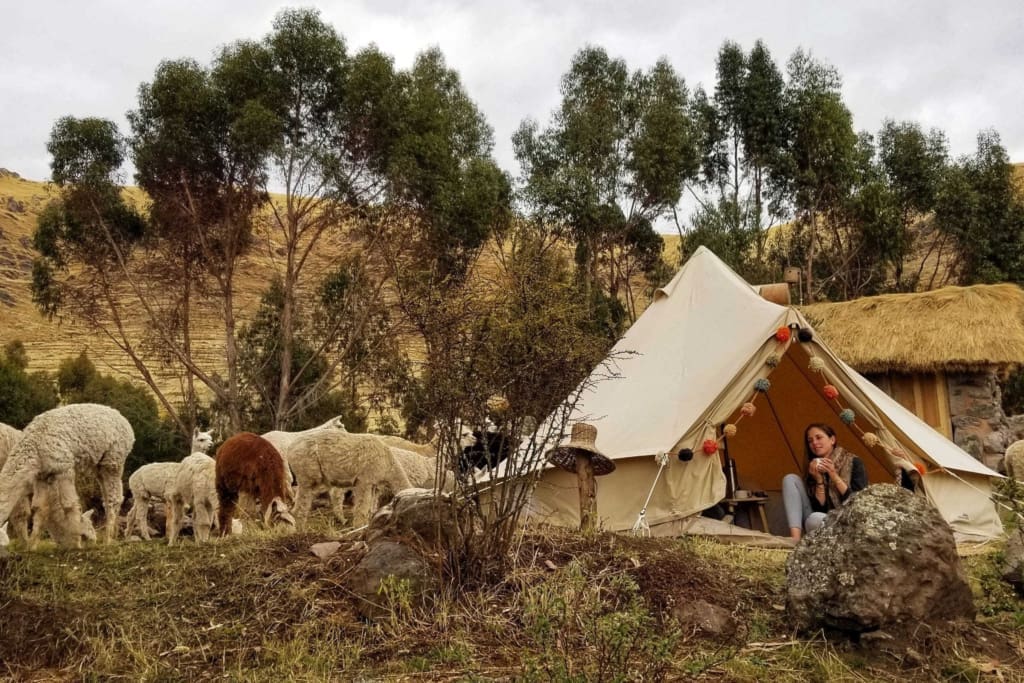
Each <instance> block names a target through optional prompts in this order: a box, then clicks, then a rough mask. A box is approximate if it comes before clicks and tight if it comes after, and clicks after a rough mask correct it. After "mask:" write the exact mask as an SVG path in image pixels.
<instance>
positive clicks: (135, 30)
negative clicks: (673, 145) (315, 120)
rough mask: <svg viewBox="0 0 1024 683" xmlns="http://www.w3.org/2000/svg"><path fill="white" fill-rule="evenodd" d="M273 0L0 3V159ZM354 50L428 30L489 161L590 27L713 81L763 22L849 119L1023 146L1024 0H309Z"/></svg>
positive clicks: (770, 38) (217, 40)
mask: <svg viewBox="0 0 1024 683" xmlns="http://www.w3.org/2000/svg"><path fill="white" fill-rule="evenodd" d="M285 6H289V5H287V4H284V3H280V2H276V1H268V0H258V1H255V2H247V3H246V4H245V5H244V7H242V6H240V5H238V4H237V3H235V2H228V1H227V0H210V1H207V2H198V1H191V0H189V1H182V2H174V3H169V2H168V3H161V2H157V3H138V2H127V1H114V0H107V1H106V2H90V3H65V2H57V1H55V0H37V2H34V3H21V4H18V5H15V6H13V7H9V8H6V9H5V17H4V18H5V27H6V28H5V39H4V59H5V67H4V69H3V71H0V166H4V167H7V168H11V169H12V170H15V171H18V172H19V173H21V174H22V175H24V176H26V177H29V178H34V179H44V178H45V177H47V175H48V168H47V163H48V159H47V155H46V150H45V144H46V139H47V137H48V134H49V130H50V128H51V127H52V125H53V122H54V121H55V120H56V119H57V118H58V117H60V116H63V115H67V114H72V115H75V116H86V115H95V116H103V117H107V118H111V119H113V120H115V121H116V122H117V123H118V124H119V126H121V127H122V129H125V128H126V122H125V119H124V113H125V112H126V111H127V110H129V109H131V108H132V107H133V106H134V104H135V96H136V92H137V89H138V86H139V84H140V83H142V82H144V81H147V80H149V79H150V78H152V75H153V73H154V70H155V69H156V66H157V64H159V62H160V61H161V60H163V59H174V58H181V57H191V58H194V59H196V60H197V61H199V62H201V63H208V62H209V61H210V59H211V58H212V56H213V55H214V54H215V53H216V51H217V49H218V48H219V47H220V46H222V45H224V44H227V43H229V42H232V41H234V40H237V39H241V38H250V39H255V38H260V37H262V36H263V35H265V34H266V33H267V32H268V31H269V30H270V29H271V23H272V20H273V17H274V15H275V14H276V13H277V12H278V11H279V10H280V9H281V8H282V7H285ZM317 6H318V7H319V8H320V10H321V12H322V15H323V17H324V18H325V19H326V20H327V21H329V22H330V23H331V24H332V25H334V26H335V28H336V29H337V30H338V31H339V32H340V33H341V34H342V35H343V36H344V37H345V39H346V41H347V43H348V45H349V48H350V50H352V51H356V50H359V49H361V48H363V47H366V46H367V45H369V44H371V43H374V44H376V45H378V46H379V47H380V48H381V49H382V50H384V51H385V52H386V53H388V54H391V55H393V56H394V57H395V61H396V64H397V65H398V66H400V67H406V66H409V65H410V64H411V63H412V60H413V59H414V58H415V55H416V54H418V53H419V52H422V51H423V50H425V49H427V48H429V47H431V46H437V47H439V48H440V49H441V51H442V52H443V53H444V54H445V56H446V59H447V60H448V63H449V65H450V66H451V67H453V68H454V69H456V70H457V71H458V72H459V73H460V75H461V77H462V80H463V83H464V85H465V87H466V89H467V91H468V92H469V94H470V95H471V96H472V97H473V98H474V99H475V101H476V102H477V103H478V105H479V106H480V108H481V110H482V111H483V112H484V114H485V116H486V117H487V119H488V121H489V122H490V124H491V126H492V127H493V128H494V133H495V155H496V158H497V159H498V162H499V163H500V164H501V165H502V166H503V167H504V168H506V169H507V170H509V171H510V172H512V173H513V174H514V173H515V172H516V171H517V166H516V163H515V159H514V157H513V154H512V145H511V141H510V137H511V135H512V133H513V132H514V131H515V129H516V128H517V127H518V126H519V124H520V123H521V122H522V121H523V120H524V119H526V118H533V119H536V120H538V121H540V122H541V123H542V124H543V123H545V122H547V121H548V120H549V118H550V115H551V112H552V111H553V110H554V108H555V107H557V105H558V101H559V90H558V87H559V80H560V78H561V76H562V74H563V73H564V72H565V70H566V69H567V68H568V65H569V62H570V60H571V58H572V55H573V54H574V53H575V52H576V51H577V50H578V49H579V48H581V47H582V46H584V45H586V44H594V45H600V46H602V47H604V48H605V49H606V50H608V52H609V53H610V54H611V55H613V56H616V57H621V58H623V59H625V60H626V62H627V64H628V65H629V66H630V68H633V69H640V68H647V67H649V66H651V65H652V64H653V63H654V62H655V61H656V60H657V59H658V58H659V57H666V58H668V59H669V61H670V62H671V63H672V64H673V66H674V67H675V68H676V70H677V72H679V73H680V74H681V75H683V76H684V77H685V78H686V81H687V83H688V84H689V85H690V86H691V87H692V86H694V85H696V84H697V83H702V84H703V85H704V86H705V88H707V89H708V90H711V89H713V87H714V68H715V55H716V53H717V51H718V48H719V47H720V46H721V44H722V42H723V41H724V40H726V39H730V40H735V41H737V42H739V43H740V44H741V45H742V46H743V47H744V48H745V49H749V48H750V47H751V46H752V45H753V43H754V41H755V40H757V39H759V38H760V39H762V40H764V42H765V44H766V45H767V46H768V48H769V49H770V50H771V52H772V54H773V56H774V57H775V59H776V61H777V62H778V63H779V65H780V67H781V66H783V65H784V63H785V61H786V59H787V58H788V56H789V55H790V54H791V53H792V52H793V50H795V49H796V48H797V47H803V48H805V49H808V50H810V51H811V52H812V53H813V54H814V55H815V57H817V58H818V59H821V60H823V61H826V62H829V63H831V64H832V65H834V66H835V67H836V68H837V69H838V70H839V72H840V73H841V74H842V76H843V79H844V88H843V94H844V97H845V99H846V102H847V105H848V106H849V107H850V109H851V111H852V112H853V115H854V122H855V125H856V126H857V127H858V128H860V129H866V130H869V131H872V132H875V131H877V130H878V128H879V126H880V125H881V123H882V121H883V120H884V119H885V118H893V119H897V120H904V119H910V120H916V121H918V122H920V123H921V124H922V125H924V126H925V127H937V128H940V129H942V130H944V131H945V132H946V133H947V136H948V138H949V140H950V146H951V149H952V151H953V152H954V153H955V154H965V153H970V152H971V151H972V150H973V148H974V139H975V136H976V134H977V132H978V131H979V130H981V129H983V128H988V127H992V128H995V129H996V130H997V131H999V133H1000V134H1001V135H1002V139H1003V143H1004V144H1005V145H1006V146H1007V148H1008V150H1009V152H1010V156H1011V158H1012V159H1015V160H1021V161H1024V118H1022V117H1021V116H1020V112H1021V111H1022V110H1024V89H1021V88H1019V86H1018V84H1017V83H1016V82H1015V79H1016V75H1017V74H1019V73H1020V72H1021V67H1022V65H1024V64H1022V58H1021V56H1020V48H1019V41H1020V36H1021V35H1024V30H1022V29H1024V5H1022V4H1021V3H1019V2H1017V1H1009V0H1006V1H1003V0H1000V1H993V2H972V3H956V2H920V1H918V2H906V3H891V2H877V1H869V2H860V3H843V4H839V3H820V2H810V1H809V0H808V1H800V2H798V1H797V0H783V1H781V2H776V3H765V2H740V3H736V2H731V3H720V2H713V1H711V0H700V1H696V2H693V1H691V2H686V3H679V2H677V1H673V2H670V1H661V0H658V1H645V2H634V3H623V2H607V1H602V2H582V1H573V2H570V1H567V2H562V3H546V2H545V3H542V2H538V1H533V0H527V1H524V2H517V3H507V2H468V1H462V2H459V1H455V0H450V1H442V0H434V1H430V0H425V1H423V2H413V1H412V0H384V1H378V2H369V1H365V2H332V1H324V2H319V3H318V4H317Z"/></svg>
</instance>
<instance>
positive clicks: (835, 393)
mask: <svg viewBox="0 0 1024 683" xmlns="http://www.w3.org/2000/svg"><path fill="white" fill-rule="evenodd" d="M821 393H823V394H825V398H827V399H829V400H830V401H831V400H832V399H835V398H839V390H838V389H836V388H835V387H834V386H832V385H831V384H826V385H825V386H824V387H823V388H822V390H821Z"/></svg>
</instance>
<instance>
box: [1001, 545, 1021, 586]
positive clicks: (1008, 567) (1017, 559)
mask: <svg viewBox="0 0 1024 683" xmlns="http://www.w3.org/2000/svg"><path fill="white" fill-rule="evenodd" d="M1002 574H1003V579H1004V580H1005V581H1007V582H1008V583H1009V584H1010V585H1011V586H1013V589H1014V590H1015V591H1017V593H1019V594H1020V595H1024V531H1022V530H1021V529H1017V530H1016V531H1014V532H1012V533H1011V534H1010V537H1009V539H1007V541H1006V550H1005V552H1004V553H1003V567H1002Z"/></svg>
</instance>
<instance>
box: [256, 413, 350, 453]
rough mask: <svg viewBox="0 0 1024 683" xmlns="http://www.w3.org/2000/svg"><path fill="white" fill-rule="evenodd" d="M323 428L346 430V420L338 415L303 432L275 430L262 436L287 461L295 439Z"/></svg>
mask: <svg viewBox="0 0 1024 683" xmlns="http://www.w3.org/2000/svg"><path fill="white" fill-rule="evenodd" d="M321 429H338V430H341V431H343V432H344V431H346V430H345V421H344V420H342V419H341V415H338V416H337V417H332V418H331V419H330V420H328V421H327V422H324V423H323V424H322V425H318V426H316V427H311V428H310V429H306V430H303V431H301V432H283V431H280V430H274V431H272V432H267V433H266V434H263V435H262V436H263V438H264V439H266V440H267V441H269V442H270V443H272V444H273V445H274V448H276V449H277V452H278V453H280V454H281V455H282V456H284V460H285V462H288V448H289V447H290V446H291V445H292V444H293V443H295V440H296V439H297V438H299V437H300V436H305V435H306V434H312V433H313V432H316V431H320V430H321Z"/></svg>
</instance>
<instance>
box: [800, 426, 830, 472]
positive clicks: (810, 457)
mask: <svg viewBox="0 0 1024 683" xmlns="http://www.w3.org/2000/svg"><path fill="white" fill-rule="evenodd" d="M815 428H817V429H820V430H821V431H823V432H825V433H826V434H828V435H829V436H835V435H836V430H834V429H832V425H827V424H825V423H824V422H812V423H811V424H809V425H807V429H805V430H804V453H806V454H807V463H808V464H810V462H811V461H812V460H814V459H815V458H817V457H818V456H816V455H815V454H814V451H812V450H811V445H810V444H809V443H807V435H808V434H810V432H811V430H812V429H815Z"/></svg>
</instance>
